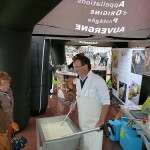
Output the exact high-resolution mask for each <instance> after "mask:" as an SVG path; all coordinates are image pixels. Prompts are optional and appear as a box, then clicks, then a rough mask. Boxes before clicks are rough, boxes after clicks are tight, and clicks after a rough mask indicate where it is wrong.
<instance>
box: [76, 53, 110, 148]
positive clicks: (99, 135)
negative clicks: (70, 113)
mask: <svg viewBox="0 0 150 150" xmlns="http://www.w3.org/2000/svg"><path fill="white" fill-rule="evenodd" d="M73 66H74V69H75V71H76V72H77V73H78V75H79V78H78V79H76V81H75V83H76V90H77V91H76V95H77V96H76V100H77V107H78V116H79V125H80V128H81V130H82V131H83V130H87V129H91V128H95V127H98V126H100V125H101V124H103V123H104V122H105V119H106V115H107V112H108V108H109V104H110V96H109V91H108V88H107V85H106V83H105V81H104V80H103V79H102V78H101V77H100V76H98V75H96V74H94V73H92V71H91V64H90V60H89V58H87V57H86V56H84V55H80V54H77V55H76V56H74V57H73ZM102 141H103V132H102V131H100V132H97V131H95V132H91V133H88V134H85V135H83V139H82V142H81V150H101V149H102Z"/></svg>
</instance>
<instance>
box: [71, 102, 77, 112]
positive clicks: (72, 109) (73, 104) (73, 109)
mask: <svg viewBox="0 0 150 150" xmlns="http://www.w3.org/2000/svg"><path fill="white" fill-rule="evenodd" d="M76 104H77V102H76V101H75V102H73V103H72V104H71V105H70V111H71V112H72V111H75V109H76Z"/></svg>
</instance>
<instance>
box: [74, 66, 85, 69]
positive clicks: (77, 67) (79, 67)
mask: <svg viewBox="0 0 150 150" xmlns="http://www.w3.org/2000/svg"><path fill="white" fill-rule="evenodd" d="M73 67H74V69H75V70H76V69H82V68H84V67H85V65H83V66H73Z"/></svg>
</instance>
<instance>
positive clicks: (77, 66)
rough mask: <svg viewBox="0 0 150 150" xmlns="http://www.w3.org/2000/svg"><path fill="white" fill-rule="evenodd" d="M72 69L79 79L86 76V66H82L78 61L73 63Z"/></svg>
mask: <svg viewBox="0 0 150 150" xmlns="http://www.w3.org/2000/svg"><path fill="white" fill-rule="evenodd" d="M73 67H74V70H75V71H76V72H77V74H78V75H79V76H81V77H84V76H86V75H87V73H88V72H89V70H88V65H82V64H81V62H80V60H78V59H77V60H76V61H75V62H74V63H73Z"/></svg>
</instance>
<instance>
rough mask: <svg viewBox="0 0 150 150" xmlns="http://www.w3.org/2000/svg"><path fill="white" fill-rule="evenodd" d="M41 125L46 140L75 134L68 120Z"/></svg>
mask: <svg viewBox="0 0 150 150" xmlns="http://www.w3.org/2000/svg"><path fill="white" fill-rule="evenodd" d="M41 127H42V130H43V133H44V136H45V139H46V140H53V139H58V138H61V137H65V136H68V135H71V134H73V131H72V129H71V128H70V127H69V125H68V123H67V122H63V123H62V121H59V122H51V123H45V124H42V126H41Z"/></svg>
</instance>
